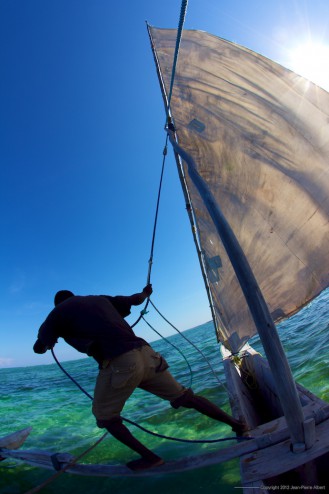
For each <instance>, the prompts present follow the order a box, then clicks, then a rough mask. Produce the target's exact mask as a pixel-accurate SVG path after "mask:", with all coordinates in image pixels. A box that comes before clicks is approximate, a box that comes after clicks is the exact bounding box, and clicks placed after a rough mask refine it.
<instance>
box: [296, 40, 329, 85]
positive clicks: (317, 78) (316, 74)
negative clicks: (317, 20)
mask: <svg viewBox="0 0 329 494" xmlns="http://www.w3.org/2000/svg"><path fill="white" fill-rule="evenodd" d="M289 59H290V61H289V66H290V68H291V69H292V70H293V71H294V72H296V73H297V74H299V75H302V76H303V77H305V78H306V79H309V80H310V81H312V82H314V83H315V84H317V85H318V86H321V87H322V88H324V89H326V90H327V91H329V65H328V60H329V45H327V44H323V43H320V42H307V43H303V44H300V45H298V46H296V47H295V48H293V49H291V50H289Z"/></svg>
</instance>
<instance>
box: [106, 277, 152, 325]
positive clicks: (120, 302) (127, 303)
mask: <svg viewBox="0 0 329 494" xmlns="http://www.w3.org/2000/svg"><path fill="white" fill-rule="evenodd" d="M152 292H153V289H152V285H151V284H148V285H146V287H144V288H143V291H142V292H140V293H135V294H134V295H130V296H128V297H126V296H122V295H117V296H116V297H111V303H112V304H113V305H114V307H115V308H116V310H117V311H118V312H119V313H120V314H121V316H122V317H127V316H129V314H130V309H131V306H132V305H140V304H142V303H143V302H144V300H146V299H147V298H148V297H150V295H151V294H152Z"/></svg>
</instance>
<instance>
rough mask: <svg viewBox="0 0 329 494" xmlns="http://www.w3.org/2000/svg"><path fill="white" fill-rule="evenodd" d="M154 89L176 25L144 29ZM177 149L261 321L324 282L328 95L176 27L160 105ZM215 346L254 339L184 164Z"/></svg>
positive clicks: (328, 222) (237, 49)
mask: <svg viewBox="0 0 329 494" xmlns="http://www.w3.org/2000/svg"><path fill="white" fill-rule="evenodd" d="M150 33H151V37H152V42H153V48H154V52H155V56H156V58H157V62H158V70H159V72H160V76H161V79H162V83H163V91H164V93H165V94H167V93H168V91H169V86H170V80H171V74H172V64H173V56H174V50H175V43H176V30H171V29H156V28H150ZM170 110H171V114H172V117H173V120H174V124H175V128H176V133H177V136H178V141H179V144H180V146H181V147H182V148H184V150H185V151H186V152H187V153H188V154H189V155H190V156H191V157H192V158H193V160H194V162H195V163H196V165H197V169H198V173H199V174H200V175H201V176H202V178H203V179H204V180H205V181H206V182H207V184H208V187H209V190H210V191H211V193H212V194H213V196H214V197H215V198H216V201H217V202H218V205H219V207H220V209H221V211H222V212H223V214H224V216H225V217H226V219H227V220H228V222H229V224H230V225H231V227H232V229H233V231H234V233H235V235H236V237H237V239H238V241H239V243H240V245H241V247H242V249H243V251H244V253H245V255H246V257H247V258H248V261H249V263H250V265H251V268H252V270H253V272H254V274H255V276H256V279H257V282H258V284H259V286H260V288H261V290H262V293H263V295H264V297H265V299H266V301H267V303H268V306H269V309H270V311H271V313H272V316H273V319H274V320H275V321H278V320H280V319H282V318H284V317H287V316H289V315H291V314H293V313H295V312H296V311H298V310H299V309H300V308H301V307H302V306H304V305H305V304H306V303H307V302H308V301H310V300H311V299H312V298H314V297H315V296H316V295H318V294H319V293H320V292H321V291H322V290H323V289H324V288H326V287H327V286H328V285H329V94H328V93H327V92H326V91H324V90H323V89H321V88H319V87H317V86H316V85H314V84H312V83H311V82H309V81H307V80H306V79H304V78H302V77H300V76H298V75H296V74H295V73H293V72H291V71H290V70H288V69H285V68H284V67H282V66H280V65H278V64H276V63H275V62H272V61H270V60H268V59H266V58H264V57H262V56H261V55H259V54H257V53H254V52H252V51H250V50H248V49H246V48H243V47H241V46H238V45H236V44H233V43H231V42H228V41H225V40H223V39H220V38H217V37H215V36H212V35H210V34H207V33H205V32H200V31H184V32H183V36H182V40H181V45H180V57H179V60H178V65H177V68H176V74H175V83H174V86H173V92H172V97H171V104H170ZM184 170H185V171H184V174H185V180H186V183H187V189H188V193H189V198H190V201H191V205H192V208H193V212H194V216H195V218H196V224H197V231H198V238H199V242H200V245H201V250H202V256H203V260H204V262H203V264H204V266H205V271H206V277H207V282H208V284H209V291H210V294H211V299H212V304H213V312H214V315H215V322H216V325H217V331H218V336H219V339H220V340H221V341H222V342H223V343H224V345H225V346H226V347H227V348H229V349H230V350H232V351H238V350H239V349H240V348H241V347H242V346H243V344H244V343H245V342H246V341H247V340H248V339H249V338H250V337H251V336H252V335H254V334H255V332H256V329H255V325H254V323H253V320H252V318H251V316H250V314H249V310H248V307H247V305H246V303H245V299H244V296H243V294H242V291H241V288H240V285H239V283H238V281H237V279H236V275H235V273H234V270H233V268H232V266H231V263H230V262H229V259H228V255H227V253H226V252H225V249H224V248H223V246H222V244H221V241H220V239H219V238H218V235H217V231H216V229H215V227H214V225H213V223H212V220H211V218H210V216H209V214H208V211H207V208H206V207H205V204H204V200H203V197H201V196H200V194H199V192H198V191H197V190H196V189H195V187H194V186H193V183H192V181H191V180H190V178H189V175H188V172H187V167H186V168H185V169H184Z"/></svg>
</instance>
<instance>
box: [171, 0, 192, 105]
mask: <svg viewBox="0 0 329 494" xmlns="http://www.w3.org/2000/svg"><path fill="white" fill-rule="evenodd" d="M187 3H188V0H182V4H181V10H180V17H179V24H178V30H177V38H176V47H175V54H174V62H173V68H172V73H171V81H170V89H169V96H168V108H167V113H169V107H170V101H171V96H172V90H173V87H174V79H175V73H176V66H177V61H178V54H179V48H180V42H181V39H182V32H183V26H184V21H185V16H186V10H187Z"/></svg>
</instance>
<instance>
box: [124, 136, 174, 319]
mask: <svg viewBox="0 0 329 494" xmlns="http://www.w3.org/2000/svg"><path fill="white" fill-rule="evenodd" d="M168 137H169V136H168V134H167V137H166V143H165V147H164V149H163V159H162V168H161V175H160V182H159V189H158V198H157V204H156V210H155V217H154V225H153V234H152V242H151V252H150V259H149V269H148V273H147V282H146V284H147V285H148V284H149V283H150V281H151V271H152V265H153V254H154V244H155V234H156V229H157V224H158V216H159V206H160V197H161V191H162V182H163V174H164V168H165V163H166V156H167V149H168ZM148 304H149V297H148V299H147V301H146V303H145V306H144V309H143V310H142V312H141V314H140V316H139V318H138V319H137V321H135V322H134V324H132V326H131V327H132V328H133V327H134V326H136V324H138V323H139V321H140V320H141V318H142V317H143V314H145V313H146V309H147V306H148Z"/></svg>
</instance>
